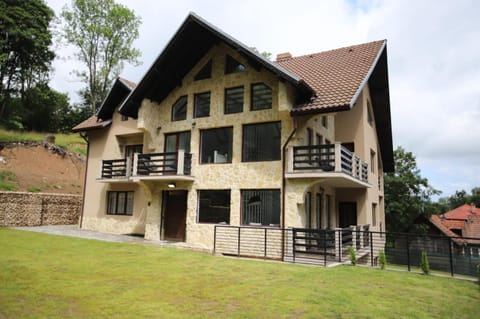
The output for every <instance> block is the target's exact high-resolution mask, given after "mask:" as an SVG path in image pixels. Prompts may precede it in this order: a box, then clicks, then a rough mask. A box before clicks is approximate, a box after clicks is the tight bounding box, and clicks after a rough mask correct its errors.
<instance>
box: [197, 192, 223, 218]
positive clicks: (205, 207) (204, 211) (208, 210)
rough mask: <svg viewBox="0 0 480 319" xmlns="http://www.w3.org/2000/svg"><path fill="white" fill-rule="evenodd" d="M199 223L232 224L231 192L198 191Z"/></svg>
mask: <svg viewBox="0 0 480 319" xmlns="http://www.w3.org/2000/svg"><path fill="white" fill-rule="evenodd" d="M198 222H199V223H225V224H230V190H200V191H198Z"/></svg>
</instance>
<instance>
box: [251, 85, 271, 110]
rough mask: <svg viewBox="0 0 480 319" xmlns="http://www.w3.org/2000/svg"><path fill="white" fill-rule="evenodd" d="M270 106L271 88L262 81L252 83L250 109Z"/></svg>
mask: <svg viewBox="0 0 480 319" xmlns="http://www.w3.org/2000/svg"><path fill="white" fill-rule="evenodd" d="M271 108H272V89H271V88H270V87H269V86H268V85H266V84H264V83H256V84H252V106H251V110H252V111H256V110H264V109H271Z"/></svg>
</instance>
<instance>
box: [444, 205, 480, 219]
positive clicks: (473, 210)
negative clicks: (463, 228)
mask: <svg viewBox="0 0 480 319" xmlns="http://www.w3.org/2000/svg"><path fill="white" fill-rule="evenodd" d="M470 215H479V216H480V208H477V207H475V206H472V205H468V204H464V205H462V206H460V207H457V208H455V209H452V210H451V211H448V212H446V213H445V214H443V216H444V217H445V218H448V219H463V220H467V219H468V217H469V216H470Z"/></svg>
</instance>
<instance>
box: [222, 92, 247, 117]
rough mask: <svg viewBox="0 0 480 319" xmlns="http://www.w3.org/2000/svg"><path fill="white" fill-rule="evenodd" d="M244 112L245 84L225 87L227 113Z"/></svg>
mask: <svg viewBox="0 0 480 319" xmlns="http://www.w3.org/2000/svg"><path fill="white" fill-rule="evenodd" d="M240 112H243V86H239V87H235V88H230V89H225V114H231V113H240Z"/></svg>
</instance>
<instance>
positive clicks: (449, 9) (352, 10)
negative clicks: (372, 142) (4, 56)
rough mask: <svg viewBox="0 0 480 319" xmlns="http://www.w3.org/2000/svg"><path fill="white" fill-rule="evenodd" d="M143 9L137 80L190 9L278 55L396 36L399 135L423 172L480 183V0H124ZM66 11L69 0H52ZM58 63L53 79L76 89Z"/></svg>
mask: <svg viewBox="0 0 480 319" xmlns="http://www.w3.org/2000/svg"><path fill="white" fill-rule="evenodd" d="M120 2H122V3H124V4H125V5H126V6H128V7H129V8H131V9H133V10H134V11H135V12H136V13H137V15H139V16H141V18H142V21H143V23H142V26H141V27H140V38H139V39H138V40H137V41H136V43H135V46H136V47H137V48H139V49H140V50H141V51H142V53H143V56H142V59H143V61H144V63H143V65H141V66H140V67H136V68H134V67H132V66H128V65H127V66H126V67H125V69H124V72H123V76H125V77H126V78H128V79H131V80H132V81H139V80H140V78H141V76H142V75H143V74H144V72H145V71H146V70H147V68H148V67H149V66H150V64H151V63H152V62H153V60H154V59H155V58H156V56H157V55H158V54H159V53H160V52H161V50H162V49H163V48H164V47H165V45H166V44H167V42H168V41H169V40H170V39H171V37H172V36H173V34H174V33H175V32H176V30H177V29H178V27H179V26H180V24H181V23H182V22H183V20H184V19H185V17H186V16H187V14H188V13H189V12H191V11H194V12H196V13H197V14H199V15H200V16H202V17H203V18H204V19H206V20H207V21H209V22H210V23H212V24H214V25H215V26H217V27H219V28H220V29H222V30H224V31H225V32H227V33H228V34H230V35H232V36H233V37H235V38H237V39H238V40H240V41H241V42H243V43H245V44H247V45H250V46H255V47H257V48H258V49H259V50H261V51H268V52H271V53H273V55H275V54H277V53H281V52H286V51H289V52H291V53H292V54H294V55H300V54H306V53H311V52H319V51H322V50H328V49H333V48H337V47H341V46H347V45H351V44H356V43H361V42H367V41H372V40H378V39H385V38H386V39H388V59H389V75H390V79H389V80H390V99H391V108H392V124H393V138H394V144H395V146H398V145H401V146H403V147H404V148H405V149H406V150H408V151H411V152H413V153H414V154H415V155H416V157H417V160H418V164H419V167H420V169H421V171H422V174H423V176H425V177H427V178H428V179H429V180H430V182H431V183H432V184H433V186H434V187H436V188H438V189H441V190H443V191H444V195H450V194H451V193H453V192H454V191H455V190H457V189H460V188H465V189H466V190H470V189H471V188H472V187H475V186H480V180H479V177H476V176H480V174H478V171H479V170H480V125H478V119H479V117H480V85H479V83H480V59H479V58H478V52H480V42H479V41H478V39H480V19H478V13H479V12H480V2H478V1H475V0H470V1H469V0H459V1H454V2H453V1H434V0H422V1H418V0H416V1H414V0H402V1H397V0H344V1H313V0H312V1H308V0H297V1H293V2H292V1H279V0H277V1H273V0H272V1H258V0H246V1H214V0H206V1H195V0H177V1H168V2H165V1H148V0H121V1H120ZM47 3H48V4H49V5H50V6H51V7H52V8H53V9H54V10H55V11H56V12H57V13H58V12H59V10H60V8H61V7H62V6H63V5H64V1H60V0H48V1H47ZM74 66H78V65H77V64H74V63H73V62H72V61H70V62H68V63H65V62H63V63H56V64H55V67H56V73H55V77H54V80H53V83H54V85H55V87H56V88H59V89H60V90H61V91H68V92H70V93H71V92H73V91H75V90H78V88H79V84H78V83H75V82H72V81H73V77H71V76H69V75H68V73H69V70H70V69H71V68H73V67H74Z"/></svg>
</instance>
